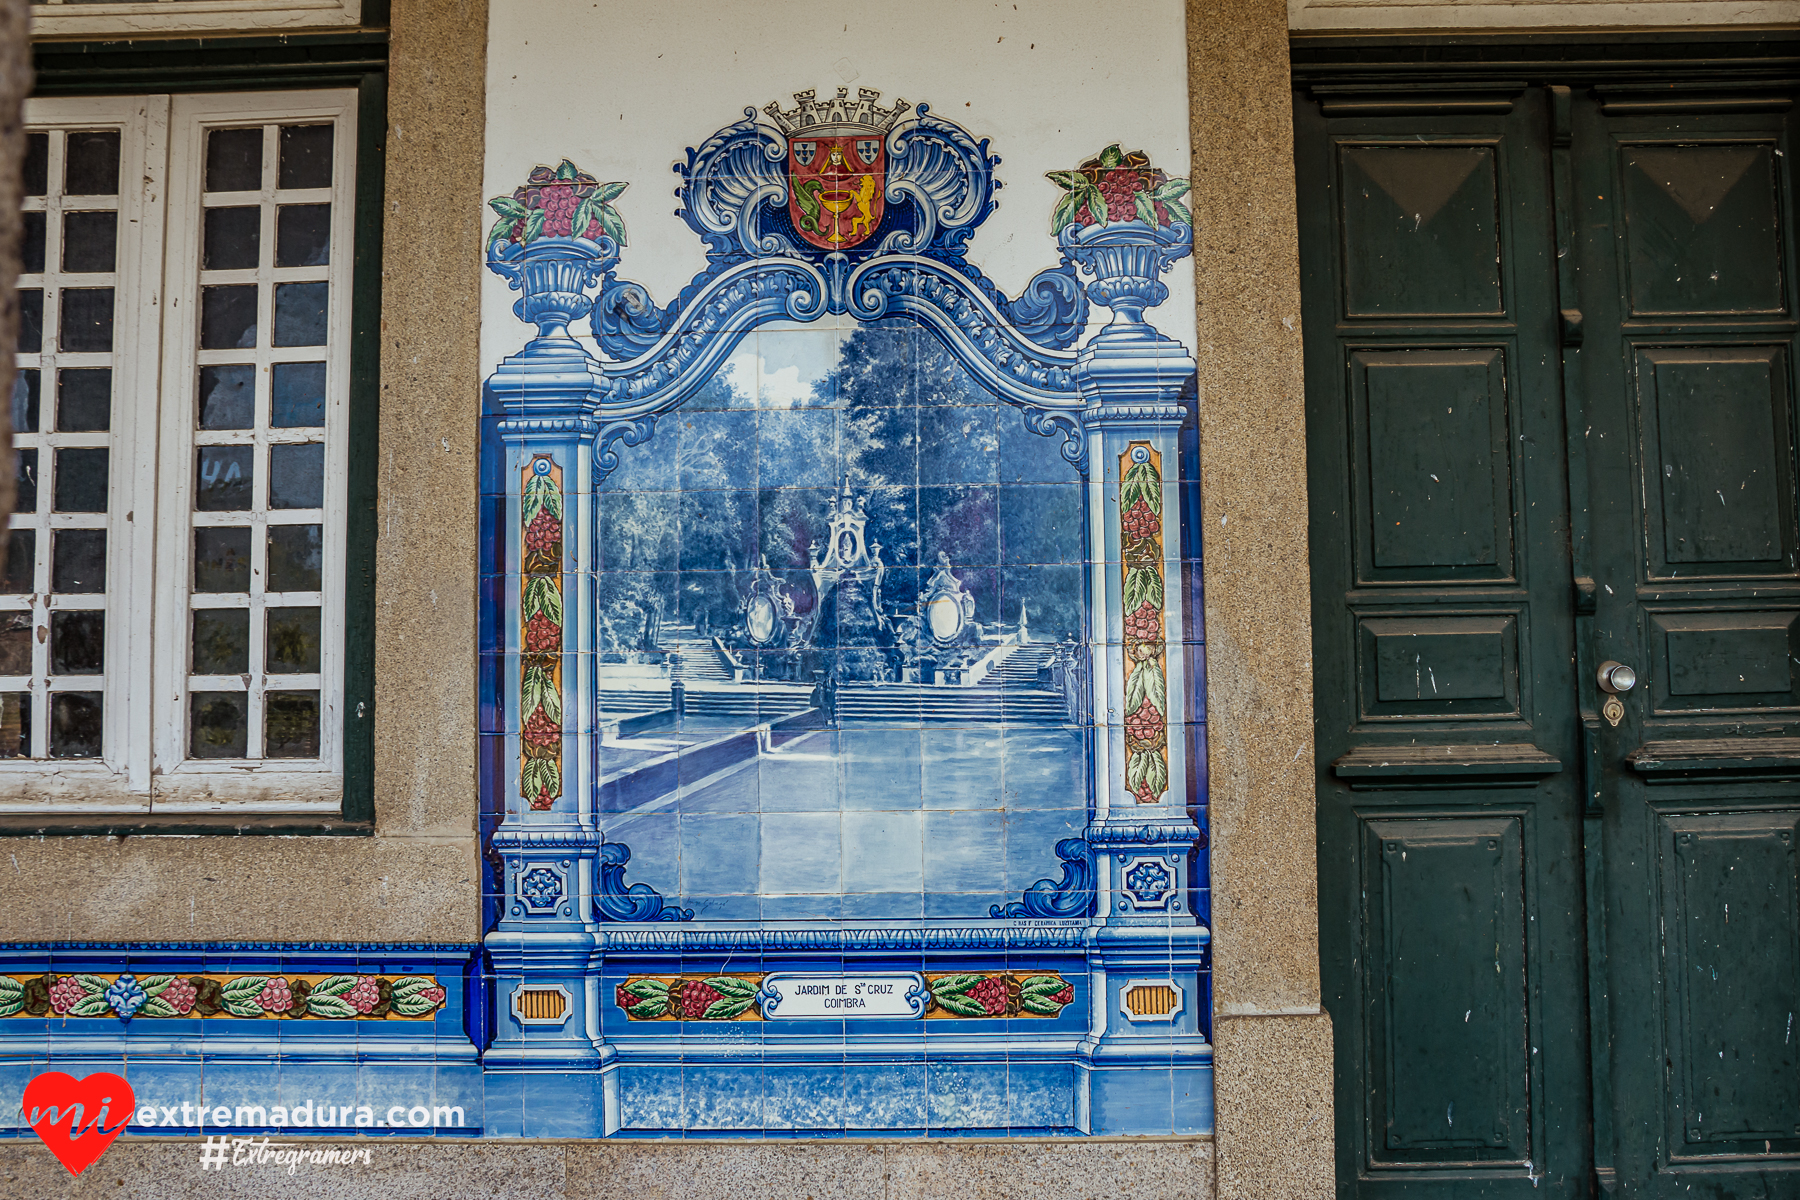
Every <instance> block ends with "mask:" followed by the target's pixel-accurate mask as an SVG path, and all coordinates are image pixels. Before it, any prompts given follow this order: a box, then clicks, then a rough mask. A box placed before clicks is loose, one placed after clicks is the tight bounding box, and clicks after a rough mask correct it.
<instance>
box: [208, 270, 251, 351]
mask: <svg viewBox="0 0 1800 1200" xmlns="http://www.w3.org/2000/svg"><path fill="white" fill-rule="evenodd" d="M255 345H256V285H255V284H254V283H241V284H231V285H229V286H226V287H203V288H201V289H200V348H201V349H202V350H247V349H250V348H252V347H254V346H255Z"/></svg>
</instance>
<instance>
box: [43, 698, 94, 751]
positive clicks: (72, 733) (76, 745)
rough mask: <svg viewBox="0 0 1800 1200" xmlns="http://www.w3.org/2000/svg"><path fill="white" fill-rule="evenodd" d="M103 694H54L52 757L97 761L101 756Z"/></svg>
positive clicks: (51, 707) (51, 719) (51, 739)
mask: <svg viewBox="0 0 1800 1200" xmlns="http://www.w3.org/2000/svg"><path fill="white" fill-rule="evenodd" d="M100 704H101V701H100V693H99V692H52V693H51V694H50V757H51V758H97V757H99V755H100Z"/></svg>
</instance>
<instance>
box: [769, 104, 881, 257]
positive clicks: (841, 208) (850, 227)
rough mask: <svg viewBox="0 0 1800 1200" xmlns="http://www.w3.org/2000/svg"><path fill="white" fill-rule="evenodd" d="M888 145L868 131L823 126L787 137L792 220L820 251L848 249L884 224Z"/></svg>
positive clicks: (862, 127)
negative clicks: (882, 218)
mask: <svg viewBox="0 0 1800 1200" xmlns="http://www.w3.org/2000/svg"><path fill="white" fill-rule="evenodd" d="M886 192H887V143H886V139H885V138H884V137H883V136H882V134H881V132H880V131H879V130H877V129H871V128H868V127H866V126H856V125H848V126H847V125H838V126H819V127H817V128H814V129H808V130H806V131H805V132H804V133H796V134H794V135H792V136H791V137H789V138H788V216H790V217H791V218H793V222H794V228H795V229H797V230H799V231H800V236H801V237H803V238H805V239H806V240H807V241H808V242H811V243H812V244H813V245H815V246H817V247H819V248H820V249H821V250H848V249H849V248H850V247H852V246H855V245H857V244H858V243H860V242H864V241H867V240H868V239H869V238H870V237H871V236H872V235H873V234H874V232H875V230H876V229H877V228H879V227H880V225H881V214H882V212H883V209H884V203H883V202H884V199H885V195H886Z"/></svg>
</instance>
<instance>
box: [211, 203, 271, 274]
mask: <svg viewBox="0 0 1800 1200" xmlns="http://www.w3.org/2000/svg"><path fill="white" fill-rule="evenodd" d="M201 246H202V249H201V252H200V266H201V268H202V269H203V270H207V271H249V270H254V269H255V267H256V258H257V254H258V252H259V251H260V250H261V247H262V209H260V208H209V209H207V210H206V235H205V238H204V240H203V241H202V243H201Z"/></svg>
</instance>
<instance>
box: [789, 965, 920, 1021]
mask: <svg viewBox="0 0 1800 1200" xmlns="http://www.w3.org/2000/svg"><path fill="white" fill-rule="evenodd" d="M928 995H929V993H928V992H927V991H926V990H925V977H924V976H923V975H919V974H917V973H901V974H893V975H812V974H791V975H770V976H769V977H768V978H766V979H764V980H763V985H762V990H761V991H759V992H757V994H756V997H757V999H758V1000H759V1001H761V1003H762V1014H763V1019H764V1020H769V1019H778V1020H787V1021H794V1020H799V1021H805V1020H828V1021H842V1020H846V1019H849V1018H854V1017H889V1018H892V1017H922V1016H924V1015H925V1005H926V998H927V996H928Z"/></svg>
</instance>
